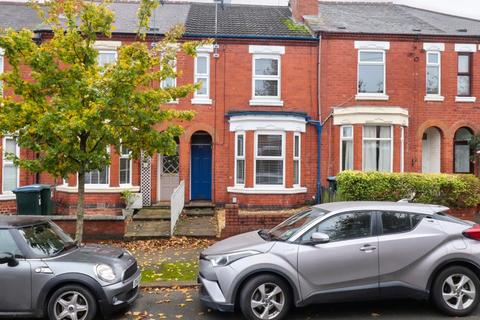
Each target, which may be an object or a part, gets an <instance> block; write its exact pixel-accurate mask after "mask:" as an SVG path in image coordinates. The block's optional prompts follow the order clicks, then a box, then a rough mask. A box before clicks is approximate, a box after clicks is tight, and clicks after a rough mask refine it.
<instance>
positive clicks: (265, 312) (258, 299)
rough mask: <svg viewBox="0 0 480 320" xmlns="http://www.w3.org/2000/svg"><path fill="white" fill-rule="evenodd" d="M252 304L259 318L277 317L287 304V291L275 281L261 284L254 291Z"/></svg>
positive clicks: (254, 312)
mask: <svg viewBox="0 0 480 320" xmlns="http://www.w3.org/2000/svg"><path fill="white" fill-rule="evenodd" d="M250 306H251V308H252V312H253V314H255V316H256V317H258V318H259V319H275V318H276V317H277V316H278V315H279V314H280V313H281V312H282V310H283V308H284V306H285V293H284V292H283V290H282V288H280V287H279V286H278V285H276V284H274V283H264V284H261V285H259V286H258V287H257V288H256V289H255V291H253V294H252V297H251V299H250Z"/></svg>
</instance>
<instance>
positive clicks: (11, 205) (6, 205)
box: [0, 200, 17, 214]
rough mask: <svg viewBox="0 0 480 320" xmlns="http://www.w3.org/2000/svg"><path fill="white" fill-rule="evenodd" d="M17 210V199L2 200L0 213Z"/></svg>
mask: <svg viewBox="0 0 480 320" xmlns="http://www.w3.org/2000/svg"><path fill="white" fill-rule="evenodd" d="M16 211H17V203H16V201H15V200H1V201H0V214H12V213H16Z"/></svg>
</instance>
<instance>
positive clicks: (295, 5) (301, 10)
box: [289, 0, 318, 22]
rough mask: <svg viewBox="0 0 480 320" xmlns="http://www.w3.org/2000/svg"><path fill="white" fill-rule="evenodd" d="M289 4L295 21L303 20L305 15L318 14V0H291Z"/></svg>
mask: <svg viewBox="0 0 480 320" xmlns="http://www.w3.org/2000/svg"><path fill="white" fill-rule="evenodd" d="M289 4H290V9H291V10H292V16H293V19H294V20H295V21H298V22H303V16H317V15H318V0H290V3H289Z"/></svg>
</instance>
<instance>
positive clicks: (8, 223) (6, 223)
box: [0, 215, 48, 229]
mask: <svg viewBox="0 0 480 320" xmlns="http://www.w3.org/2000/svg"><path fill="white" fill-rule="evenodd" d="M47 221H48V219H46V218H43V217H32V216H1V215H0V229H15V228H21V227H26V226H32V225H36V224H40V223H44V222H47Z"/></svg>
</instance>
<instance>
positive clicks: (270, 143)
mask: <svg viewBox="0 0 480 320" xmlns="http://www.w3.org/2000/svg"><path fill="white" fill-rule="evenodd" d="M255 149H256V150H255V185H267V186H279V187H281V186H283V185H284V161H285V159H284V156H285V151H284V149H285V146H284V133H256V135H255Z"/></svg>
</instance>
